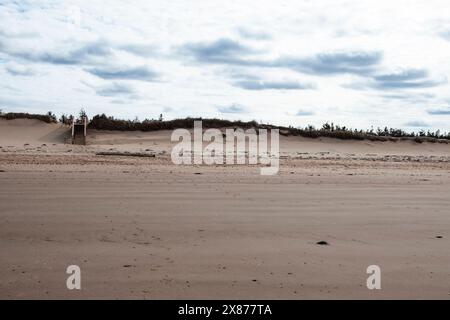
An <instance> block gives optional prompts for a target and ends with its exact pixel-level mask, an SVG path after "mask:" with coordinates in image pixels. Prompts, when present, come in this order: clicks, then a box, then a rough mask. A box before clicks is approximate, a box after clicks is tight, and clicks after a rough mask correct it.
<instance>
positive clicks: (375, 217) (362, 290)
mask: <svg viewBox="0 0 450 320" xmlns="http://www.w3.org/2000/svg"><path fill="white" fill-rule="evenodd" d="M65 131H66V128H64V127H61V126H60V125H54V124H43V123H41V122H39V121H32V120H12V121H5V120H0V147H1V148H0V237H1V241H0V246H1V248H0V298H6V299H11V298H146V299H160V298H207V299H209V298H273V299H281V298H286V299H299V298H319V299H337V298H362V299H374V298H438V299H448V298H449V297H450V251H449V247H450V209H449V208H450V197H449V191H450V165H449V160H450V145H447V144H432V143H423V144H416V143H413V142H384V143H382V142H366V141H340V140H334V139H317V140H312V139H306V138H299V137H281V141H280V144H281V155H282V159H281V168H280V173H279V175H277V176H260V175H259V170H258V168H257V167H254V166H175V165H173V164H172V163H171V161H170V149H171V145H170V142H169V137H170V132H164V131H161V132H152V133H142V132H131V133H130V132H128V133H117V132H114V133H112V132H90V135H89V141H88V142H89V143H88V145H87V146H73V145H68V144H65V143H64V142H65ZM100 151H103V152H104V151H121V152H123V151H129V152H143V153H146V152H147V153H153V154H155V155H156V156H155V157H154V158H140V157H121V156H99V155H96V153H98V152H100ZM319 241H326V242H327V243H328V244H329V245H318V244H317V242H319ZM71 264H76V265H79V266H80V267H81V273H82V289H81V290H68V289H67V288H66V278H67V276H68V275H67V274H66V273H65V269H66V267H67V266H68V265H71ZM372 264H377V265H379V266H380V267H381V271H382V289H381V290H368V289H367V288H366V278H367V276H368V275H367V274H366V268H367V266H369V265H372Z"/></svg>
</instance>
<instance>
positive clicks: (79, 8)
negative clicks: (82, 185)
mask: <svg viewBox="0 0 450 320" xmlns="http://www.w3.org/2000/svg"><path fill="white" fill-rule="evenodd" d="M449 12H450V2H449V1H447V0H442V1H432V0H431V1H430V0H426V1H399V0H390V1H380V0H377V1H317V0H314V1H312V0H311V1H299V0H293V1H284V0H278V1H261V0H259V1H244V0H239V1H234V0H228V1H223V0H219V1H216V0H213V1H212V0H204V1H200V0H198V1H188V0H185V1H174V0H172V1H162V0H161V1H159V0H158V1H156V0H150V1H144V0H142V1H137V0H135V1H133V0H128V1H113V0H109V1H92V0H89V1H87V0H86V1H39V0H36V1H24V0H22V1H9V0H0V108H1V109H3V111H22V110H23V111H28V112H46V111H48V110H52V111H54V112H56V113H57V114H60V113H63V112H64V113H76V112H77V110H79V109H80V108H81V107H84V108H85V109H86V110H87V112H88V114H89V115H94V114H96V113H107V114H110V115H114V116H116V117H121V118H134V117H136V116H137V117H139V119H141V120H142V119H145V118H157V117H158V116H159V114H160V113H163V114H164V117H165V118H166V119H171V118H176V117H186V116H202V117H219V118H228V119H243V120H252V119H254V120H257V121H263V122H270V123H274V124H283V125H293V126H305V125H307V124H313V125H316V126H317V125H321V124H322V123H323V122H325V121H334V122H335V123H339V124H341V125H347V126H352V127H358V128H370V127H371V126H374V127H377V126H384V125H387V126H392V127H401V128H404V129H408V130H418V129H420V128H424V129H433V130H434V129H438V128H440V129H442V130H445V131H450V83H449V78H450V14H449Z"/></svg>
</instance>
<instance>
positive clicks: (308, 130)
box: [0, 109, 450, 143]
mask: <svg viewBox="0 0 450 320" xmlns="http://www.w3.org/2000/svg"><path fill="white" fill-rule="evenodd" d="M78 116H79V118H82V117H83V116H87V114H86V112H85V111H84V109H81V110H80V112H79V115H78ZM0 117H1V118H4V119H7V120H11V119H19V118H25V119H37V120H41V121H44V122H46V123H58V122H59V123H63V124H71V123H72V121H73V120H74V116H73V115H66V114H62V115H61V116H60V118H59V119H58V118H57V117H56V115H55V114H54V113H53V112H51V111H49V112H48V113H47V114H30V113H23V112H20V113H15V112H9V113H2V112H1V111H0ZM196 120H202V125H203V127H204V128H224V127H239V128H243V129H249V128H255V129H279V130H280V134H281V135H284V136H302V137H309V138H319V137H330V138H337V139H344V140H371V141H389V140H390V141H397V140H399V139H400V140H401V139H411V140H414V141H416V142H419V143H420V142H424V141H428V142H441V141H442V140H444V141H442V142H446V143H448V141H447V140H450V132H449V133H445V132H441V131H440V130H436V131H430V130H427V131H425V130H423V129H422V130H419V131H417V132H414V131H413V132H406V131H405V130H403V129H396V128H388V127H384V128H377V129H373V128H371V129H370V130H362V129H359V130H358V129H352V128H349V127H346V126H340V125H336V124H334V123H333V122H331V123H330V122H326V123H324V124H323V125H322V127H321V128H316V127H314V126H312V125H308V126H306V127H303V128H301V127H293V126H289V127H284V126H274V125H269V124H261V123H258V122H256V121H255V120H253V121H247V122H246V121H241V120H237V121H231V120H224V119H215V118H213V119H203V118H191V117H188V118H184V119H174V120H164V118H163V115H162V114H161V115H160V116H159V117H158V119H145V120H143V121H139V119H138V118H135V119H134V120H125V119H116V118H114V117H113V116H107V115H106V114H104V113H103V114H97V115H95V116H94V117H93V118H92V119H91V120H90V121H89V124H88V128H89V129H96V130H112V131H157V130H174V129H177V128H186V129H189V128H193V127H194V121H196Z"/></svg>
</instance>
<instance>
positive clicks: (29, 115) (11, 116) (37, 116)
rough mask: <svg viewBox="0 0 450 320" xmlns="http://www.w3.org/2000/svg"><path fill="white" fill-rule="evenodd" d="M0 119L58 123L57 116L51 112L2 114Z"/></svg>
mask: <svg viewBox="0 0 450 320" xmlns="http://www.w3.org/2000/svg"><path fill="white" fill-rule="evenodd" d="M0 118H3V119H6V120H13V119H36V120H40V121H44V122H46V123H57V122H58V120H57V118H56V115H55V114H54V113H53V112H51V111H49V112H48V113H47V114H33V113H24V112H8V113H0Z"/></svg>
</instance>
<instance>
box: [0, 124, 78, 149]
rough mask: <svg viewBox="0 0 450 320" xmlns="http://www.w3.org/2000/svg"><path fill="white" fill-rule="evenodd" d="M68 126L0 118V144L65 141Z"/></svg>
mask: <svg viewBox="0 0 450 320" xmlns="http://www.w3.org/2000/svg"><path fill="white" fill-rule="evenodd" d="M69 129H70V128H69V126H67V125H62V124H60V123H45V122H42V121H39V120H34V119H14V120H5V119H0V145H19V144H25V143H28V144H42V143H65V142H66V139H67V137H68V135H69V134H70V132H69Z"/></svg>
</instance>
